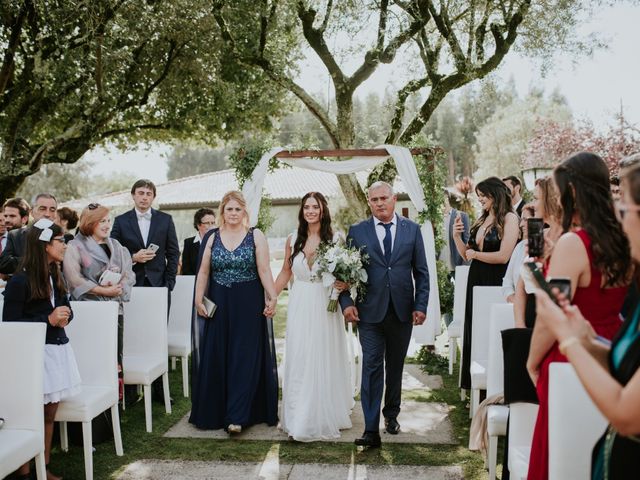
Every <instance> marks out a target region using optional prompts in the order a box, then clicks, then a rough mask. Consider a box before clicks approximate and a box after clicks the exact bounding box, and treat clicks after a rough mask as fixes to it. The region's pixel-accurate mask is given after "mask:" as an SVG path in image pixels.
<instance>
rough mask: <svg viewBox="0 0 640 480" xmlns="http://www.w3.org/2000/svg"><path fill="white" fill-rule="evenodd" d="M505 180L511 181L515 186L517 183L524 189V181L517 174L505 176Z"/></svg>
mask: <svg viewBox="0 0 640 480" xmlns="http://www.w3.org/2000/svg"><path fill="white" fill-rule="evenodd" d="M502 181H503V182H511V184H512V185H513V186H514V187H515V186H516V185H517V186H518V187H520V189H522V182H521V181H520V179H519V178H518V177H516V176H515V175H509V176H508V177H504V178H503V179H502Z"/></svg>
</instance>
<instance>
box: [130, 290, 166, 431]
mask: <svg viewBox="0 0 640 480" xmlns="http://www.w3.org/2000/svg"><path fill="white" fill-rule="evenodd" d="M123 343H124V345H123V352H122V356H123V359H122V363H123V374H124V383H125V384H127V385H142V386H143V389H144V414H145V423H146V428H147V432H151V431H152V429H153V423H152V420H151V383H152V382H153V381H154V380H155V379H156V378H159V377H162V387H163V390H164V407H165V411H166V412H167V413H171V400H170V397H169V374H168V370H169V368H168V367H169V362H168V354H169V353H168V343H167V289H166V288H165V287H133V289H132V292H131V300H130V301H129V302H127V303H125V304H124V342H123Z"/></svg>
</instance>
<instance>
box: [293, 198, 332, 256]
mask: <svg viewBox="0 0 640 480" xmlns="http://www.w3.org/2000/svg"><path fill="white" fill-rule="evenodd" d="M309 198H314V199H315V200H316V202H318V205H320V241H321V242H331V241H332V240H333V229H332V228H331V212H329V205H328V204H327V199H326V198H324V195H322V194H321V193H320V192H309V193H307V194H305V196H304V197H302V201H301V202H300V210H299V211H298V234H297V236H296V241H295V242H294V244H293V252H292V253H291V257H290V258H289V263H290V264H293V259H294V257H295V256H296V255H297V254H298V253H300V252H302V249H303V248H304V246H305V244H306V243H307V238H308V237H309V224H308V223H307V221H306V220H305V219H304V204H305V202H306V201H307V199H309ZM303 255H304V252H303Z"/></svg>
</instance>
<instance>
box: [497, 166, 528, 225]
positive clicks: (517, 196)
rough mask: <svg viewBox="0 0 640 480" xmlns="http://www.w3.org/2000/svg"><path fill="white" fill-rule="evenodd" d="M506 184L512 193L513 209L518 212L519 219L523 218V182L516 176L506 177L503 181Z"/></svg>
mask: <svg viewBox="0 0 640 480" xmlns="http://www.w3.org/2000/svg"><path fill="white" fill-rule="evenodd" d="M502 181H503V182H504V184H505V185H506V186H507V188H508V189H509V192H510V193H511V208H513V211H514V212H516V215H518V216H519V217H521V216H522V208H523V207H524V203H525V202H524V199H523V198H522V196H521V193H522V182H521V181H520V179H519V178H518V177H516V176H515V175H511V176H509V177H505V178H503V179H502Z"/></svg>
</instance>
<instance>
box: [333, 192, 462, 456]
mask: <svg viewBox="0 0 640 480" xmlns="http://www.w3.org/2000/svg"><path fill="white" fill-rule="evenodd" d="M396 202H397V196H396V194H395V193H394V191H393V187H392V186H391V185H389V184H388V183H386V182H381V181H379V182H375V183H373V184H372V185H371V186H370V187H369V190H368V203H369V208H370V209H371V214H372V216H371V217H370V218H368V219H366V220H363V221H361V222H360V223H357V224H355V225H352V226H351V227H350V228H349V233H348V234H347V243H348V244H351V245H352V246H354V247H356V248H358V249H360V250H361V251H363V252H364V253H366V254H368V255H369V263H368V264H367V265H366V266H365V269H366V271H367V276H368V279H367V283H366V287H367V291H366V293H365V295H364V297H362V298H361V297H360V296H359V297H358V298H357V299H353V298H351V294H350V292H349V291H348V290H345V291H343V292H342V293H341V294H340V298H339V300H340V306H341V307H342V312H343V314H344V319H345V321H347V322H354V323H357V325H358V332H359V334H360V344H361V345H362V387H361V390H360V399H361V404H362V411H363V413H364V419H365V425H364V429H365V430H364V433H363V434H362V437H360V438H356V440H355V442H354V443H355V444H356V445H358V446H363V447H371V448H379V447H380V446H381V444H382V440H381V438H380V432H379V428H380V427H379V426H380V407H381V406H382V397H383V391H384V406H383V407H382V415H383V416H384V426H385V431H386V432H387V433H388V434H390V435H397V434H398V433H399V432H400V423H399V422H398V415H399V414H400V404H401V400H402V398H401V397H402V371H403V368H404V359H405V357H406V355H407V348H408V346H409V341H410V340H411V332H412V331H413V326H414V325H422V324H423V323H424V322H425V320H426V318H427V316H426V313H427V304H428V302H429V269H428V267H427V260H426V255H425V249H424V242H423V239H422V234H421V233H420V226H419V225H418V224H416V223H414V222H412V221H411V220H409V219H407V218H404V217H402V216H400V215H398V214H396V212H395V206H396ZM460 222H461V220H460ZM430 321H439V319H437V320H436V319H430Z"/></svg>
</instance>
